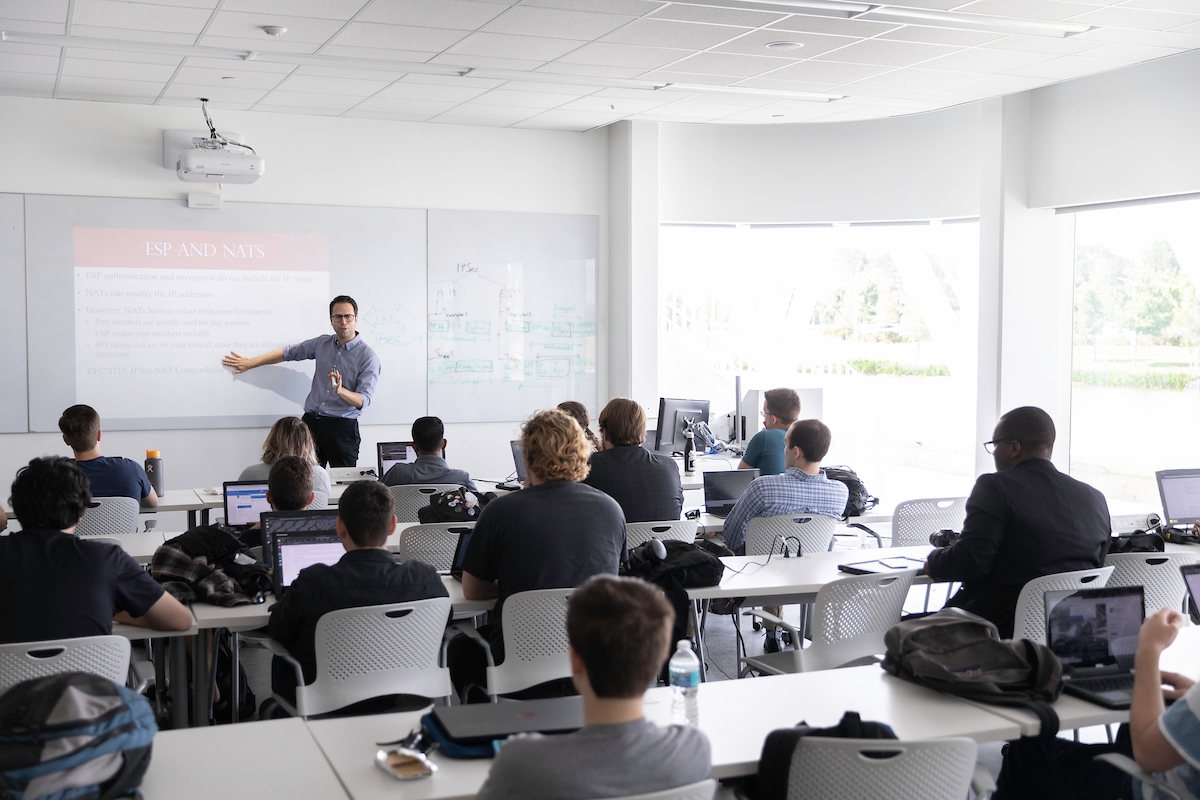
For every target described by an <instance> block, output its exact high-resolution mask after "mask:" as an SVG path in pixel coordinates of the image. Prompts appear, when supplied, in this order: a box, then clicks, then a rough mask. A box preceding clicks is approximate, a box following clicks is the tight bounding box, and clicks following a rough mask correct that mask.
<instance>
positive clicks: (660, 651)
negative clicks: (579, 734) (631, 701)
mask: <svg viewBox="0 0 1200 800" xmlns="http://www.w3.org/2000/svg"><path fill="white" fill-rule="evenodd" d="M674 624H675V609H673V608H672V607H671V604H670V603H669V602H667V596H666V595H665V594H663V591H662V589H659V588H658V587H657V586H655V585H654V584H651V583H647V582H646V581H644V580H642V579H641V578H618V577H617V576H616V575H594V576H592V577H591V578H588V579H587V580H586V581H584V582H583V584H582V585H580V587H579V588H578V589H576V590H575V591H573V592H571V596H570V599H569V600H568V601H567V638H568V639H569V640H570V642H571V647H573V648H575V652H576V653H578V654H579V657H580V658H581V659H583V664H584V667H586V668H587V674H588V681H589V682H590V683H591V685H592V690H593V691H595V692H596V696H597V697H608V698H629V697H641V696H642V693H643V692H645V691H646V689H647V688H648V687H649V686H650V684H651V683H653V682H654V679H655V677H656V676H657V675H658V672H659V670H660V669H662V665H663V662H664V661H666V660H667V652H668V650H669V648H670V646H671V629H672V627H673V626H674Z"/></svg>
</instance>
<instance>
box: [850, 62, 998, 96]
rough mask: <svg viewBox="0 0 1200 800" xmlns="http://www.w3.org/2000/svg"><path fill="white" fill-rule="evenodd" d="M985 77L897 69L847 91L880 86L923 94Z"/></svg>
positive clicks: (851, 85) (859, 82)
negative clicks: (861, 86) (860, 86)
mask: <svg viewBox="0 0 1200 800" xmlns="http://www.w3.org/2000/svg"><path fill="white" fill-rule="evenodd" d="M982 77H983V75H981V74H978V73H968V72H945V71H942V70H928V69H917V68H914V67H909V68H907V69H897V70H893V71H892V72H884V73H881V74H879V75H872V76H871V77H869V78H864V79H862V80H861V81H858V82H856V83H853V84H850V85H848V86H846V87H845V88H846V89H847V90H849V89H851V88H853V87H855V86H859V85H867V86H879V87H888V88H895V89H908V90H910V91H914V92H923V91H928V90H930V89H941V88H942V87H943V86H952V85H954V84H956V83H962V82H963V81H969V80H974V79H976V78H982Z"/></svg>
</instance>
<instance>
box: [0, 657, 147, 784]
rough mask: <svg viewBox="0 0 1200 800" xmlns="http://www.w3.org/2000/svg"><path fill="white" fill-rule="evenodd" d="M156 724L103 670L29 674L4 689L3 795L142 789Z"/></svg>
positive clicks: (138, 699)
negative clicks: (30, 676) (101, 674)
mask: <svg viewBox="0 0 1200 800" xmlns="http://www.w3.org/2000/svg"><path fill="white" fill-rule="evenodd" d="M157 732H158V726H157V725H156V724H155V722H154V711H153V710H152V709H151V708H150V704H149V703H148V702H146V698H144V697H142V696H141V695H139V694H137V693H136V692H134V691H133V690H132V689H127V688H126V687H124V686H118V685H117V684H115V683H113V682H112V681H110V680H108V679H106V678H102V677H100V676H99V675H92V674H90V673H86V672H62V673H58V674H57V675H48V676H45V677H42V678H32V679H30V680H27V681H23V682H21V683H18V684H17V685H16V686H13V687H11V688H10V689H9V690H8V691H7V692H5V693H4V694H3V695H0V753H2V754H3V755H0V800H35V798H43V799H44V800H67V799H68V798H70V800H108V798H112V797H124V796H125V795H127V794H130V793H131V792H134V791H136V790H137V787H138V786H139V785H141V782H142V776H144V775H145V774H146V768H147V767H149V766H150V746H151V741H152V740H153V739H154V734H155V733H157Z"/></svg>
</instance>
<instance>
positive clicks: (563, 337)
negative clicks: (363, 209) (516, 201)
mask: <svg viewBox="0 0 1200 800" xmlns="http://www.w3.org/2000/svg"><path fill="white" fill-rule="evenodd" d="M599 245H600V219H599V217H596V216H584V215H570V214H526V213H516V212H496V211H434V210H431V211H429V238H428V258H429V289H428V291H429V296H428V358H429V367H428V381H429V384H428V385H429V403H428V405H429V413H430V414H434V415H437V416H439V417H441V418H442V419H443V420H445V421H447V422H514V421H518V420H523V419H525V418H527V417H528V416H529V415H530V414H531V413H532V412H533V411H535V410H539V409H546V408H553V407H554V406H556V405H558V404H559V403H560V402H562V401H564V400H578V401H580V402H582V403H584V404H585V405H587V406H589V407H592V408H595V407H596V347H597V340H596V293H597V286H596V265H597V262H598V259H599Z"/></svg>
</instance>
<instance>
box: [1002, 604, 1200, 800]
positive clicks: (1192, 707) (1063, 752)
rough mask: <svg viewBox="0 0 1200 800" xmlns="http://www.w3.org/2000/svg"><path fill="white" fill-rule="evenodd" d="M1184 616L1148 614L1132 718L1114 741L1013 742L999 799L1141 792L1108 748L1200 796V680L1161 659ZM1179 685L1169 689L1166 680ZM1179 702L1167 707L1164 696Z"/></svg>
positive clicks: (1094, 797)
mask: <svg viewBox="0 0 1200 800" xmlns="http://www.w3.org/2000/svg"><path fill="white" fill-rule="evenodd" d="M1183 621H1184V620H1183V615H1182V614H1180V613H1179V612H1178V611H1176V610H1174V609H1170V608H1162V609H1159V610H1158V611H1156V612H1155V613H1153V614H1151V615H1150V616H1148V617H1146V621H1145V622H1144V623H1142V628H1141V630H1140V631H1139V632H1138V641H1137V652H1136V654H1135V655H1134V678H1133V700H1132V702H1131V703H1130V706H1129V724H1128V725H1122V726H1121V730H1120V732H1119V733H1118V734H1117V741H1116V742H1115V743H1114V744H1078V743H1076V742H1072V741H1068V740H1064V739H1035V738H1026V739H1020V740H1018V741H1015V742H1010V743H1009V744H1008V746H1007V747H1006V748H1005V755H1004V764H1003V765H1002V766H1001V768H1000V778H999V780H998V781H997V791H996V793H995V794H994V795H992V796H993V797H995V798H996V800H1015V799H1016V798H1031V799H1032V800H1040V799H1041V798H1045V800H1052V799H1053V800H1117V798H1130V797H1141V796H1142V791H1141V789H1142V787H1141V784H1140V782H1138V781H1134V780H1132V779H1131V778H1130V777H1129V776H1128V775H1127V774H1126V773H1124V772H1121V771H1120V770H1118V769H1117V768H1116V767H1113V766H1110V765H1109V764H1106V763H1104V762H1102V761H1094V760H1093V759H1094V758H1095V757H1096V756H1097V755H1100V754H1102V753H1121V754H1123V755H1126V756H1130V757H1132V758H1133V759H1135V760H1136V761H1137V763H1138V766H1139V767H1141V768H1142V769H1143V770H1145V771H1146V772H1150V773H1165V775H1164V776H1163V779H1164V780H1165V781H1166V783H1167V784H1168V785H1169V786H1170V787H1171V788H1172V789H1174V790H1175V791H1177V792H1178V793H1179V795H1180V796H1181V797H1187V798H1197V797H1200V736H1197V731H1200V684H1197V683H1195V682H1193V681H1192V680H1191V679H1190V678H1187V677H1185V676H1183V675H1179V674H1177V673H1174V672H1165V671H1162V670H1160V669H1159V658H1160V656H1162V652H1163V650H1166V649H1167V648H1168V647H1169V646H1170V645H1171V643H1172V642H1174V641H1175V637H1176V635H1177V634H1178V633H1179V629H1180V628H1181V627H1182V626H1183ZM1164 685H1166V686H1169V687H1171V688H1169V689H1164V688H1163V686H1164ZM1164 696H1166V697H1169V698H1172V699H1174V700H1175V701H1176V702H1175V703H1174V704H1173V705H1172V706H1171V707H1170V708H1166V705H1165V703H1164V702H1163V697H1164Z"/></svg>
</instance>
